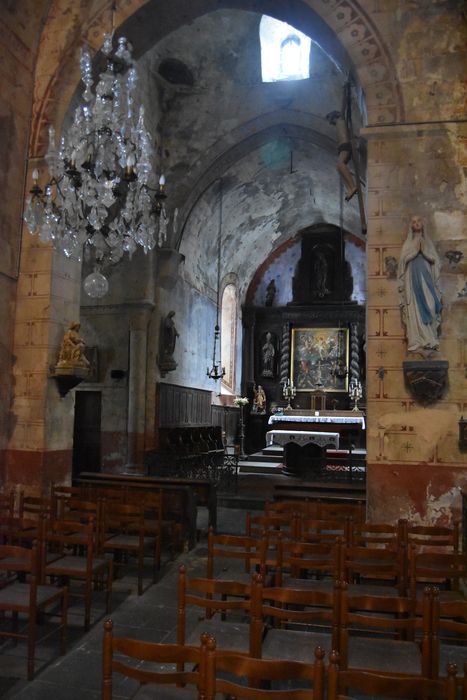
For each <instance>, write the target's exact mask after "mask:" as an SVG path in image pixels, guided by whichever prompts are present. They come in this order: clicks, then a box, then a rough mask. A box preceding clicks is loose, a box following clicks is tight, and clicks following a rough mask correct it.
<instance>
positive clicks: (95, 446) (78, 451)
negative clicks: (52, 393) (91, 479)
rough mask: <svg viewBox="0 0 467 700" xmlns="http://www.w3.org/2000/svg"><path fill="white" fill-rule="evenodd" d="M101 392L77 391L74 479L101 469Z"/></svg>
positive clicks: (74, 432)
mask: <svg viewBox="0 0 467 700" xmlns="http://www.w3.org/2000/svg"><path fill="white" fill-rule="evenodd" d="M101 402H102V394H101V392H100V391H77V392H76V396H75V425H74V431H73V477H75V476H77V475H78V474H79V473H80V472H84V471H86V472H99V471H100V469H101Z"/></svg>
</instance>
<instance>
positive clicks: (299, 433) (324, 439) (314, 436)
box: [266, 430, 339, 449]
mask: <svg viewBox="0 0 467 700" xmlns="http://www.w3.org/2000/svg"><path fill="white" fill-rule="evenodd" d="M289 443H294V444H296V445H299V446H300V447H303V445H308V444H310V443H312V444H314V445H318V446H319V447H326V446H328V445H329V446H332V447H334V448H335V449H339V433H325V432H318V431H316V430H269V431H268V432H267V433H266V446H269V445H273V444H275V445H286V444H289Z"/></svg>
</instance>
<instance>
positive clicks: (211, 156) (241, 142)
mask: <svg viewBox="0 0 467 700" xmlns="http://www.w3.org/2000/svg"><path fill="white" fill-rule="evenodd" d="M321 121H322V119H320V118H318V117H316V123H314V122H313V121H312V122H311V126H310V124H308V125H305V121H304V120H303V114H301V113H298V112H297V113H294V112H293V111H291V110H279V111H277V112H271V113H270V114H269V115H266V116H265V115H262V116H261V117H257V118H255V119H253V120H251V121H249V122H247V123H245V124H242V125H240V126H239V127H237V128H236V129H234V130H232V132H231V134H230V138H231V141H232V142H233V145H232V146H231V147H230V148H228V149H225V148H224V149H222V145H221V144H215V145H214V146H213V147H212V148H211V149H209V150H208V151H207V152H206V153H205V154H204V155H203V158H202V160H201V161H199V162H198V163H196V164H194V166H193V167H192V168H191V170H190V173H189V175H187V176H186V178H185V180H184V182H183V186H181V187H180V190H179V192H178V193H177V201H175V199H174V201H173V205H174V207H177V206H179V217H178V220H179V222H180V227H179V231H178V235H177V240H176V241H175V242H174V246H175V247H176V248H177V249H179V248H180V244H181V242H182V238H183V234H184V230H185V226H186V223H187V221H188V219H189V216H190V213H191V212H192V211H193V209H194V207H195V206H196V203H197V202H198V201H199V199H200V197H202V195H203V193H204V192H205V191H206V190H207V189H208V188H209V187H210V186H211V185H212V184H213V183H214V182H215V181H216V180H218V179H219V178H220V177H221V176H222V175H223V174H224V173H225V171H226V170H227V169H228V168H229V167H230V166H232V165H233V164H234V163H236V162H237V161H239V160H241V159H242V158H243V157H244V156H245V155H246V154H248V153H250V152H251V151H252V150H255V149H257V148H259V147H260V146H261V145H263V144H264V143H266V142H267V141H269V140H270V139H271V138H274V137H275V136H284V135H286V136H289V137H292V138H293V137H295V138H298V139H300V140H302V141H308V142H311V143H314V144H316V145H319V146H320V147H321V148H324V149H325V150H327V151H329V152H330V153H334V151H335V142H334V141H333V139H332V138H330V137H327V136H326V135H324V134H322V133H320V132H319V130H318V123H319V122H321ZM265 122H266V124H265ZM313 126H316V128H313ZM179 203H182V204H179Z"/></svg>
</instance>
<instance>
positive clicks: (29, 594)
mask: <svg viewBox="0 0 467 700" xmlns="http://www.w3.org/2000/svg"><path fill="white" fill-rule="evenodd" d="M13 574H15V575H13ZM18 574H21V579H18V578H17V576H18ZM40 578H41V567H40V545H39V544H38V543H37V542H34V544H33V546H32V547H31V548H28V547H17V546H10V545H0V580H1V584H2V585H1V596H0V612H1V613H2V614H3V613H6V612H11V613H12V616H13V628H12V629H11V630H7V629H3V628H2V630H1V631H0V637H9V638H13V639H15V640H17V639H24V640H27V667H28V680H32V678H33V676H34V668H35V644H36V642H35V640H36V621H37V615H38V613H39V611H41V610H44V609H45V608H46V607H48V606H49V605H50V606H53V608H55V607H56V604H57V603H61V606H60V607H61V620H60V625H59V631H60V653H61V654H64V653H65V652H66V633H67V607H68V591H67V588H66V587H60V588H58V587H56V586H53V587H52V586H48V587H47V586H42V585H40ZM39 592H40V595H39ZM19 613H21V614H24V615H26V616H27V618H28V623H27V628H26V630H25V631H24V632H23V631H22V630H19V629H18V614H19Z"/></svg>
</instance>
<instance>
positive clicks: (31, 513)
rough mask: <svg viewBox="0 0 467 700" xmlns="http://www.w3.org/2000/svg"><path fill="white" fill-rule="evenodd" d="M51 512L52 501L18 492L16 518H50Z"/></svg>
mask: <svg viewBox="0 0 467 700" xmlns="http://www.w3.org/2000/svg"><path fill="white" fill-rule="evenodd" d="M52 512H53V503H52V499H51V498H50V497H47V496H27V495H26V494H25V493H24V491H20V494H19V502H18V516H19V517H20V518H32V519H37V520H39V518H41V517H42V516H46V517H51V515H52Z"/></svg>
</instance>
